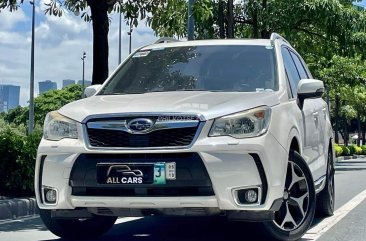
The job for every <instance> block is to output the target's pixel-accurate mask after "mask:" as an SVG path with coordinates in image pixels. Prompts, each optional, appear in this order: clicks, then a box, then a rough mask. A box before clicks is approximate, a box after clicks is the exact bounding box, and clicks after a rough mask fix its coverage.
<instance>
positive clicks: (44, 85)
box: [38, 80, 57, 94]
mask: <svg viewBox="0 0 366 241" xmlns="http://www.w3.org/2000/svg"><path fill="white" fill-rule="evenodd" d="M38 87H39V93H40V94H42V93H44V92H46V91H49V90H57V83H56V82H53V81H51V80H46V81H40V82H38Z"/></svg>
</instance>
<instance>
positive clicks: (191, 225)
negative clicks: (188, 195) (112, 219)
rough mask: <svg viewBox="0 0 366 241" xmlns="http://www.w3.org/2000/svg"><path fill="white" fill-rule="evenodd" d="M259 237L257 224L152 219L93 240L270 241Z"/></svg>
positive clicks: (116, 227) (122, 225) (214, 219)
mask: <svg viewBox="0 0 366 241" xmlns="http://www.w3.org/2000/svg"><path fill="white" fill-rule="evenodd" d="M260 233H261V230H260V228H259V227H258V225H256V224H255V223H248V222H228V221H226V219H225V218H220V217H211V218H207V217H195V218H192V217H181V218H173V217H165V218H162V217H149V218H143V219H139V220H135V221H130V222H126V223H119V224H115V225H114V226H113V228H112V229H111V230H110V231H109V232H108V233H106V234H105V235H104V236H102V237H100V238H98V239H93V240H102V241H107V240H108V241H117V240H118V241H121V240H123V241H206V240H207V241H224V240H227V241H229V240H233V241H234V240H235V241H237V240H240V241H242V240H248V241H249V240H250V241H262V240H265V241H268V239H264V238H260V237H259V235H260ZM56 240H62V239H56ZM48 241H51V240H48ZM53 241H55V240H53Z"/></svg>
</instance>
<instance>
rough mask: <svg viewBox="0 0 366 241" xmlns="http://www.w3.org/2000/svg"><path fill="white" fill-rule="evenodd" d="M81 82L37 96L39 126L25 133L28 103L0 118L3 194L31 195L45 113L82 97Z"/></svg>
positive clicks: (0, 174)
mask: <svg viewBox="0 0 366 241" xmlns="http://www.w3.org/2000/svg"><path fill="white" fill-rule="evenodd" d="M81 92H82V87H81V86H80V85H72V86H68V87H66V88H64V89H62V90H53V91H48V92H45V93H43V94H41V95H40V96H38V97H37V98H36V99H35V124H36V128H35V130H34V132H33V134H31V135H26V129H27V128H26V126H27V120H28V107H17V108H15V109H12V110H10V111H9V112H7V113H3V114H2V116H1V117H2V118H0V190H1V192H4V193H0V195H4V194H7V195H32V194H33V191H34V188H33V182H34V181H33V180H34V165H35V160H36V153H37V148H38V145H39V142H40V140H41V137H42V130H41V128H40V127H41V126H42V125H43V121H44V118H45V116H46V114H47V113H48V112H50V111H53V110H58V109H59V108H61V107H62V106H63V105H65V104H67V103H70V102H72V101H74V100H77V99H79V98H80V97H81Z"/></svg>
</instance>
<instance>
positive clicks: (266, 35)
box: [261, 0, 271, 39]
mask: <svg viewBox="0 0 366 241" xmlns="http://www.w3.org/2000/svg"><path fill="white" fill-rule="evenodd" d="M267 13H268V11H267V0H263V1H262V16H263V15H267ZM270 36H271V33H270V32H269V31H268V26H267V23H264V24H263V26H262V30H261V38H264V39H269V38H270Z"/></svg>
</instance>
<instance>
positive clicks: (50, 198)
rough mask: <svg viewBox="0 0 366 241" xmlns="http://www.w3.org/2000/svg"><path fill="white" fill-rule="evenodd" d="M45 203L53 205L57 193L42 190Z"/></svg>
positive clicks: (49, 189)
mask: <svg viewBox="0 0 366 241" xmlns="http://www.w3.org/2000/svg"><path fill="white" fill-rule="evenodd" d="M43 193H44V197H45V202H46V203H49V204H55V203H56V201H57V191H56V190H55V189H52V188H47V187H45V188H43Z"/></svg>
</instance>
